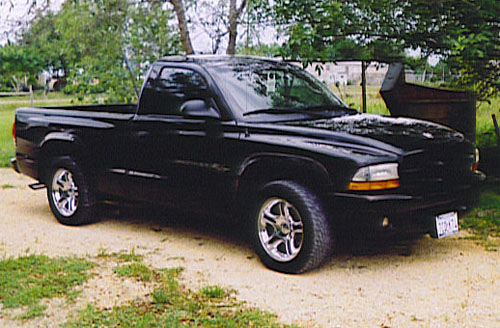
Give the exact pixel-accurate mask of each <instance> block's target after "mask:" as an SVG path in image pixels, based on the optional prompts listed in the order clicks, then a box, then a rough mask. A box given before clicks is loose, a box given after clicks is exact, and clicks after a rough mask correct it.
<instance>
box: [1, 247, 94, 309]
mask: <svg viewBox="0 0 500 328" xmlns="http://www.w3.org/2000/svg"><path fill="white" fill-rule="evenodd" d="M92 267H93V264H92V263H91V262H88V261H85V260H82V259H78V258H56V259H51V258H49V257H47V256H43V255H29V256H23V257H19V258H15V259H14V258H11V259H6V260H2V261H0V301H1V302H2V304H3V307H4V308H18V307H23V306H26V307H27V308H28V310H27V311H26V312H25V313H23V314H22V315H21V316H20V317H19V318H20V319H30V318H34V317H38V316H41V315H43V312H44V310H45V306H43V305H40V301H41V300H42V299H44V298H53V297H66V296H68V295H70V296H71V294H72V289H73V288H74V287H76V286H78V285H81V284H83V282H84V281H86V280H87V279H89V278H90V274H89V273H88V272H87V271H88V270H89V269H91V268H92Z"/></svg>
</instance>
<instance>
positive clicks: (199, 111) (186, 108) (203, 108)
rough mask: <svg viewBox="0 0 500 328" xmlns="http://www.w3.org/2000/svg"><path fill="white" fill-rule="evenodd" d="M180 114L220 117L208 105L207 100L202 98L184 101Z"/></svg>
mask: <svg viewBox="0 0 500 328" xmlns="http://www.w3.org/2000/svg"><path fill="white" fill-rule="evenodd" d="M181 114H182V115H184V116H192V117H199V118H215V119H220V115H219V113H218V112H217V111H216V110H215V109H213V108H212V107H210V106H208V105H207V102H206V101H205V100H202V99H191V100H187V101H186V102H184V104H182V106H181Z"/></svg>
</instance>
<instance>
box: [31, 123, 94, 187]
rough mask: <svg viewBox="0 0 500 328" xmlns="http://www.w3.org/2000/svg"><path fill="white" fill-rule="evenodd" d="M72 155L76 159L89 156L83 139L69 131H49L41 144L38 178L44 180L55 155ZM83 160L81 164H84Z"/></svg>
mask: <svg viewBox="0 0 500 328" xmlns="http://www.w3.org/2000/svg"><path fill="white" fill-rule="evenodd" d="M60 156H71V157H72V158H74V159H78V158H85V157H87V150H86V147H85V146H84V144H83V142H82V141H81V139H80V138H79V137H78V136H76V135H74V134H72V133H67V132H52V133H49V134H48V135H47V136H46V137H45V138H44V139H43V141H42V142H41V144H40V153H39V166H38V179H39V180H40V181H42V182H43V181H44V180H45V177H46V174H47V170H48V169H49V165H50V162H51V160H52V159H53V158H55V157H60ZM84 163H85V161H81V163H80V164H84Z"/></svg>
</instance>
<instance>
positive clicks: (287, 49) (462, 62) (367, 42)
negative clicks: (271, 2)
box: [275, 0, 500, 98]
mask: <svg viewBox="0 0 500 328" xmlns="http://www.w3.org/2000/svg"><path fill="white" fill-rule="evenodd" d="M499 12H500V2H499V1H497V0H471V1H464V0H438V1H432V2H431V1H427V0H377V1H371V0H356V1H354V0H348V1H337V0H325V1H318V2H316V1H313V0H277V1H276V4H275V17H276V20H277V23H278V24H279V25H280V26H282V30H283V32H284V34H285V35H286V36H287V38H288V40H287V42H286V44H285V46H284V47H283V49H282V52H283V54H284V55H285V56H287V57H291V58H295V59H300V60H302V61H303V62H305V63H307V62H311V61H315V60H323V61H325V60H328V61H331V60H335V59H343V58H353V59H374V60H378V61H388V62H391V61H396V60H400V59H401V57H402V55H403V54H404V51H405V50H407V49H420V50H421V51H422V54H423V56H424V57H427V56H429V55H431V54H438V55H441V56H442V57H443V58H445V59H449V63H450V67H451V68H452V69H454V70H455V72H456V73H457V74H459V76H460V78H459V83H460V85H462V86H464V87H467V88H470V89H472V90H474V91H475V92H476V93H477V94H478V96H479V97H480V98H485V97H488V96H491V95H493V94H496V93H498V92H499V90H500V85H499V81H500V15H498V13H499Z"/></svg>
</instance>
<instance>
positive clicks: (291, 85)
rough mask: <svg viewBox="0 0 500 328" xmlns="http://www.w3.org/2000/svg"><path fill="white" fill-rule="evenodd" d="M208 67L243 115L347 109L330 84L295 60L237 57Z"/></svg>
mask: <svg viewBox="0 0 500 328" xmlns="http://www.w3.org/2000/svg"><path fill="white" fill-rule="evenodd" d="M207 69H208V70H209V71H210V72H211V73H212V75H213V76H214V78H215V79H216V80H217V84H218V86H219V87H220V88H221V89H222V91H223V93H224V96H225V98H226V100H227V101H228V102H229V103H230V105H231V107H232V108H234V109H235V110H237V111H239V114H240V115H242V116H247V115H249V114H254V113H255V114H281V113H283V114H285V113H288V114H290V113H298V110H300V113H301V114H307V110H309V111H310V112H311V113H313V112H314V111H318V110H322V111H327V110H330V111H338V110H339V109H343V108H345V109H347V106H346V105H345V104H344V103H342V101H341V100H340V99H338V98H337V97H336V96H335V95H334V94H333V93H332V92H331V91H330V90H329V89H328V88H327V87H326V86H324V85H323V84H322V83H321V82H319V81H318V80H316V79H315V78H314V77H312V76H311V75H310V74H309V73H307V72H305V71H304V70H302V69H300V68H298V67H295V66H293V65H291V64H282V63H278V62H272V61H264V60H240V61H237V60H235V61H223V62H218V63H214V64H212V65H210V66H208V67H207Z"/></svg>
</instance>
